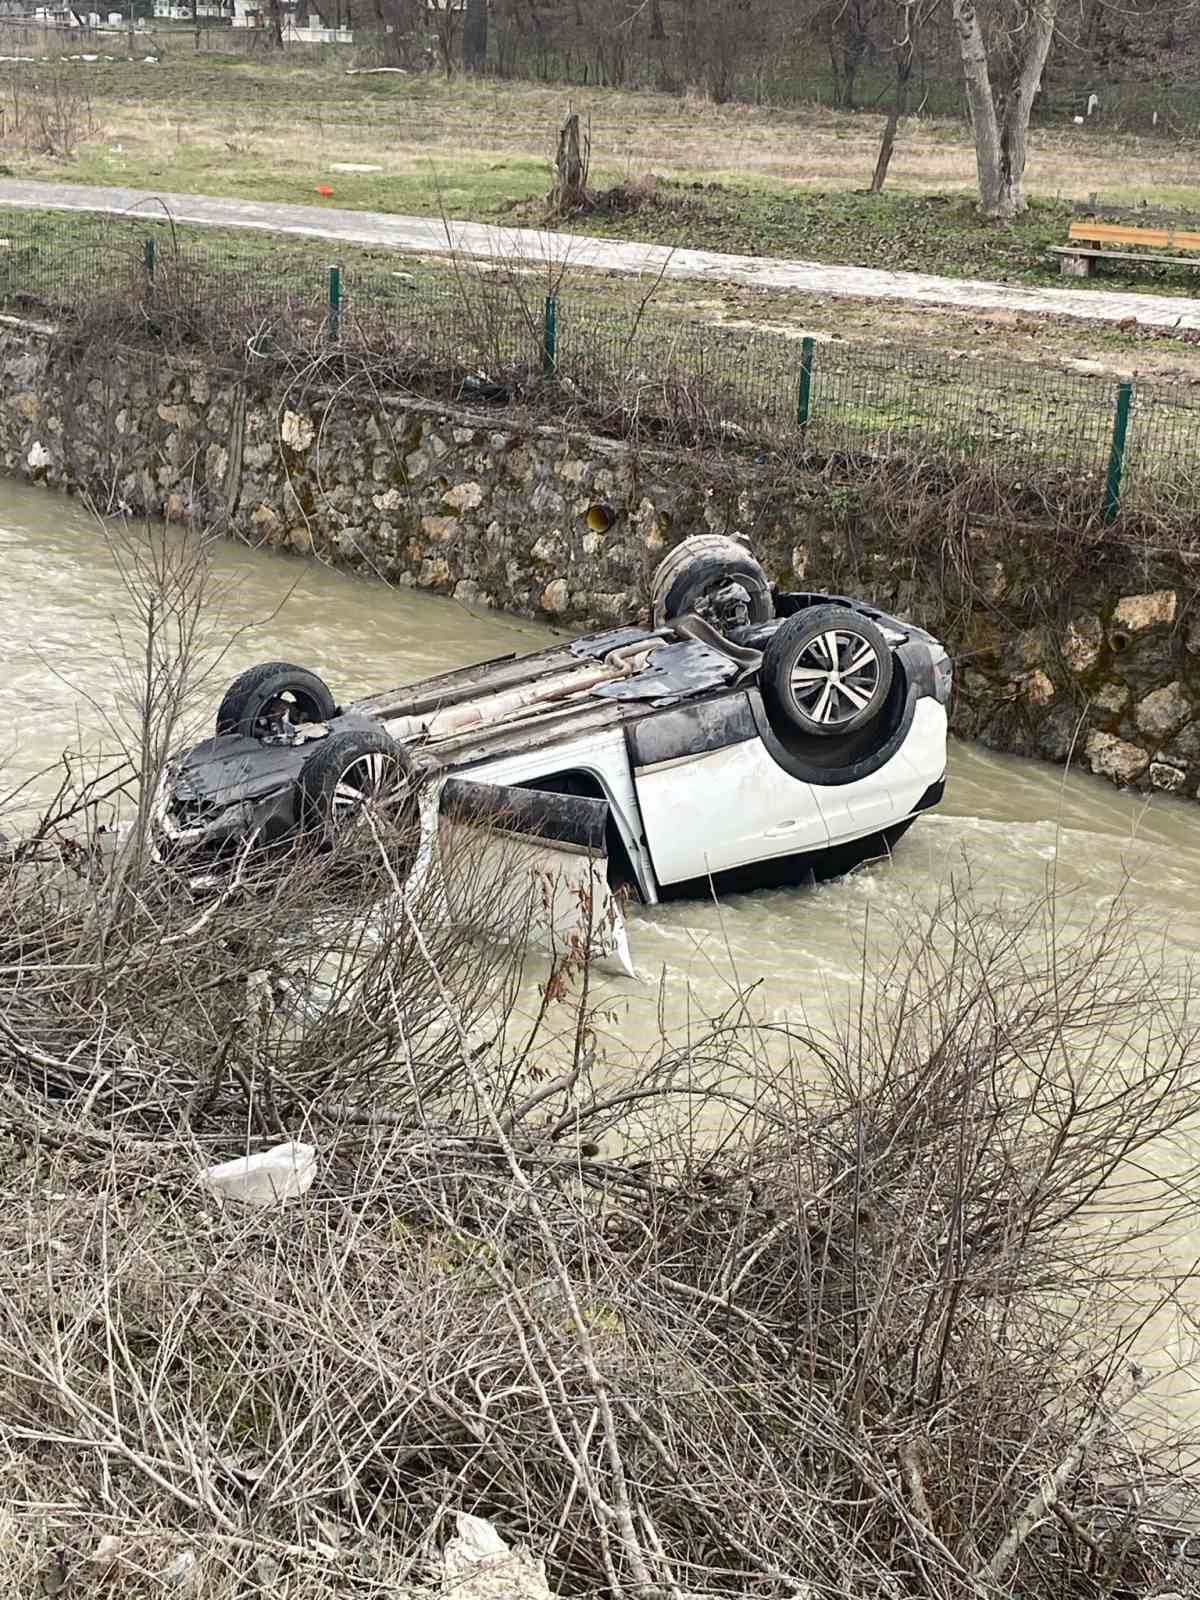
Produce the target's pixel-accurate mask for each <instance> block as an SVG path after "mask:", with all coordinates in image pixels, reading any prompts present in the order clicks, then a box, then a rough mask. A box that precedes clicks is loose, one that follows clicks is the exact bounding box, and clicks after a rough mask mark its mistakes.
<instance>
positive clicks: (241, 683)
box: [217, 661, 337, 738]
mask: <svg viewBox="0 0 1200 1600" xmlns="http://www.w3.org/2000/svg"><path fill="white" fill-rule="evenodd" d="M275 700H285V701H287V702H289V704H290V706H292V707H294V708H295V711H294V714H293V713H292V712H291V711H289V716H290V719H291V721H293V722H297V723H299V722H328V721H329V719H330V717H333V716H336V715H337V701H336V700H335V699H334V698H333V695H332V693H331V692H330V689H329V686H328V685H327V684H326V683H325V682H324V681H323V680H322V679H321V678H318V677H317V675H316V673H315V672H309V671H308V670H307V668H305V667H296V666H293V665H292V663H291V662H290V661H264V662H262V663H261V665H259V666H257V667H251V668H250V669H249V670H248V671H246V672H243V673H241V674H239V676H238V677H236V678H235V679H234V680H233V682H232V683H231V684H230V685H229V687H228V689H226V691H225V698H224V699H223V700H222V701H221V704H220V707H219V709H218V711H217V732H218V734H221V733H241V734H245V735H247V736H248V737H250V738H255V737H257V736H258V734H259V733H261V731H262V728H261V719H262V716H263V712H264V711H265V710H266V708H267V707H268V706H269V705H270V704H271V703H272V701H275Z"/></svg>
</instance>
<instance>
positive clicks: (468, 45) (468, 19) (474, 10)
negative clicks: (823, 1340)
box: [463, 0, 488, 72]
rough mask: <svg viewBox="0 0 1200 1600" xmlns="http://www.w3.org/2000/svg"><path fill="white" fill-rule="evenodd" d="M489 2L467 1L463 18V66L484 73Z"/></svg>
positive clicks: (479, 0) (482, 0) (469, 70)
mask: <svg viewBox="0 0 1200 1600" xmlns="http://www.w3.org/2000/svg"><path fill="white" fill-rule="evenodd" d="M487 52H488V0H467V9H466V15H465V16H464V18H463V66H464V67H465V68H466V69H467V71H468V72H482V71H483V70H484V68H485V67H486V66H487Z"/></svg>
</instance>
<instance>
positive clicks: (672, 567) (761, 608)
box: [650, 534, 775, 628]
mask: <svg viewBox="0 0 1200 1600" xmlns="http://www.w3.org/2000/svg"><path fill="white" fill-rule="evenodd" d="M733 585H736V586H737V587H738V588H740V589H741V590H742V592H743V595H744V600H741V601H740V602H739V601H738V598H737V597H736V596H733V597H731V598H732V599H733V601H734V603H738V604H740V605H741V606H742V608H743V609H744V610H745V615H744V616H734V615H730V614H729V605H730V597H729V591H730V590H731V587H732V586H733ZM650 605H651V610H652V613H653V617H654V626H655V627H656V628H662V627H665V626H666V624H667V623H669V622H674V621H675V620H676V619H677V618H679V617H686V616H689V615H692V614H695V615H696V616H699V617H702V618H703V619H704V621H705V622H711V623H712V624H713V625H714V626H715V627H718V628H719V627H723V626H736V625H738V624H740V623H746V622H749V623H760V622H770V621H771V620H772V618H773V617H774V615H775V605H774V602H773V601H772V599H771V583H770V580H769V579H768V577H767V575H766V573H765V572H764V571H763V569H762V567H761V566H760V565H759V563H758V562H757V561H756V560H755V559H754V557H753V556H752V555H751V553H750V551H749V550H747V548H746V546H745V545H744V544H739V543H738V541H737V540H736V539H726V538H724V537H722V536H721V535H720V534H701V535H700V536H699V537H697V538H695V539H685V540H684V541H683V543H682V544H679V545H676V547H675V549H674V550H672V551H671V553H670V555H668V556H666V557H665V558H664V559H663V560H662V562H661V563H660V564H659V567H658V571H657V572H656V573H655V574H654V577H653V579H652V580H651V583H650Z"/></svg>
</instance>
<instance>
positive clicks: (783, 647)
mask: <svg viewBox="0 0 1200 1600" xmlns="http://www.w3.org/2000/svg"><path fill="white" fill-rule="evenodd" d="M892 676H893V665H892V652H891V650H890V649H889V648H888V642H887V640H886V639H885V638H884V637H883V635H882V633H880V631H879V629H878V628H877V627H876V626H875V624H874V623H873V622H870V621H868V619H867V618H866V617H863V616H860V615H859V613H858V612H857V611H851V610H850V609H849V608H848V607H847V606H814V607H812V608H811V609H810V610H808V611H801V612H798V613H797V615H796V616H794V617H788V619H787V620H786V621H785V622H781V623H780V625H779V627H778V628H777V629H776V630H775V632H774V634H773V635H772V636H771V638H770V640H769V641H768V644H767V648H766V650H765V652H764V654H763V664H762V668H761V672H760V679H759V681H760V683H761V686H762V696H763V700H764V702H765V703H766V707H767V712H768V715H769V716H770V718H771V720H772V722H773V723H774V724H775V726H776V727H777V728H788V729H790V730H792V731H794V732H796V733H802V734H810V735H816V736H817V737H818V738H823V739H832V738H837V737H838V736H839V735H841V734H846V733H854V732H856V731H857V730H858V729H859V728H865V727H867V725H868V724H869V723H871V722H873V721H874V720H875V719H876V718H877V717H878V716H879V713H880V712H881V711H882V710H883V707H884V705H885V703H886V701H887V698H888V693H889V691H890V690H891V687H892Z"/></svg>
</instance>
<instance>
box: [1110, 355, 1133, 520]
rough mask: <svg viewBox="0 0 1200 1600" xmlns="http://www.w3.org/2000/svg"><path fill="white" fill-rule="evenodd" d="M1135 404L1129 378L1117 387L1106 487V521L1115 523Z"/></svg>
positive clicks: (1119, 507) (1118, 509) (1119, 506)
mask: <svg viewBox="0 0 1200 1600" xmlns="http://www.w3.org/2000/svg"><path fill="white" fill-rule="evenodd" d="M1132 404H1133V384H1132V383H1130V381H1129V380H1128V378H1127V379H1126V380H1125V381H1124V382H1123V383H1120V384H1118V385H1117V414H1116V416H1115V417H1114V418H1113V436H1112V449H1111V450H1110V451H1109V453H1108V478H1107V480H1106V482H1105V485H1104V520H1105V522H1115V521H1116V519H1117V513H1118V512H1119V511H1120V509H1121V472H1122V470H1123V468H1124V465H1125V439H1126V436H1127V434H1128V433H1129V410H1130V407H1131V405H1132Z"/></svg>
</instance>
